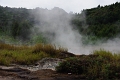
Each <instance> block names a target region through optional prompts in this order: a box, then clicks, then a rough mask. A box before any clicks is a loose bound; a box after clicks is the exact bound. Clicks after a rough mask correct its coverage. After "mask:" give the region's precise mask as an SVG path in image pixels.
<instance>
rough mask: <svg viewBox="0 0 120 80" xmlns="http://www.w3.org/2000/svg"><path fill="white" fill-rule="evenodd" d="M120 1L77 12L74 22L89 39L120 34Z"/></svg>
mask: <svg viewBox="0 0 120 80" xmlns="http://www.w3.org/2000/svg"><path fill="white" fill-rule="evenodd" d="M119 13H120V3H118V2H116V3H114V4H111V5H106V6H100V5H98V6H97V7H95V8H91V9H86V10H83V11H82V13H81V14H80V13H77V14H76V17H75V18H74V19H73V20H72V23H73V24H74V25H76V26H77V29H79V31H80V33H81V34H82V35H85V36H88V38H89V39H92V40H96V39H105V40H107V39H112V38H115V37H119V34H120V14H119Z"/></svg>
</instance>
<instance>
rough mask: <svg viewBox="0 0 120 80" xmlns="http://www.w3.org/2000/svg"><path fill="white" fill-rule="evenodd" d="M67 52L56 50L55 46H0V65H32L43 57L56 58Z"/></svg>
mask: <svg viewBox="0 0 120 80" xmlns="http://www.w3.org/2000/svg"><path fill="white" fill-rule="evenodd" d="M62 51H67V49H64V48H61V47H60V48H56V46H55V45H50V44H47V45H45V44H37V45H35V46H14V45H10V44H3V43H2V44H0V64H1V65H9V64H12V63H16V64H26V65H29V64H34V63H35V62H36V61H38V60H40V59H42V58H44V57H56V56H57V55H58V54H59V53H60V52H62Z"/></svg>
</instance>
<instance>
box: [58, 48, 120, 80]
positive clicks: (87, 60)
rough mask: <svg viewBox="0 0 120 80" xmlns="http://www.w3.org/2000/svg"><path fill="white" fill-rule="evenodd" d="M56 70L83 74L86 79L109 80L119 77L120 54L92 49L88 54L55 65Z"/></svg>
mask: <svg viewBox="0 0 120 80" xmlns="http://www.w3.org/2000/svg"><path fill="white" fill-rule="evenodd" d="M56 70H57V72H61V73H72V74H80V75H85V76H86V79H87V80H96V79H97V80H110V79H117V78H119V76H120V75H119V73H120V54H113V53H111V52H109V51H105V50H99V51H94V52H93V54H90V55H80V56H77V57H72V58H68V59H66V60H65V61H63V62H61V63H60V64H59V66H57V67H56Z"/></svg>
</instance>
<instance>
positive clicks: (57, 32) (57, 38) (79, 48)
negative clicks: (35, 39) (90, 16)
mask: <svg viewBox="0 0 120 80" xmlns="http://www.w3.org/2000/svg"><path fill="white" fill-rule="evenodd" d="M32 14H33V15H34V16H35V20H36V21H38V22H37V23H36V24H35V27H36V28H37V29H38V31H39V32H41V33H42V34H43V35H44V36H45V37H47V38H48V39H49V40H50V41H51V43H52V44H55V45H58V46H62V47H65V48H67V49H68V51H69V52H72V53H74V54H90V53H91V52H92V51H93V50H99V49H105V50H109V51H112V52H115V51H120V50H119V46H120V42H119V41H120V40H118V39H115V40H114V41H111V40H110V41H108V42H107V43H101V44H99V45H87V46H85V45H83V44H82V41H81V37H82V36H81V35H80V34H79V33H78V31H77V30H75V29H73V27H72V26H71V24H70V20H71V18H72V17H73V15H72V14H68V13H66V12H65V11H64V10H62V9H60V8H57V7H56V8H53V9H52V10H47V9H39V8H38V9H37V12H33V13H32ZM35 32H36V31H35ZM116 44H117V45H116Z"/></svg>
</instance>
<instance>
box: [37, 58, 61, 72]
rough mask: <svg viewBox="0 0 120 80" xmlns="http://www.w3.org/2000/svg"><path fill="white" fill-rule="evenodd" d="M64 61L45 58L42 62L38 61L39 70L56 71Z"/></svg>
mask: <svg viewBox="0 0 120 80" xmlns="http://www.w3.org/2000/svg"><path fill="white" fill-rule="evenodd" d="M61 61H63V60H62V59H58V58H43V59H42V60H40V61H38V62H37V64H38V68H39V70H40V69H52V70H55V67H56V66H58V64H59V63H60V62H61Z"/></svg>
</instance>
